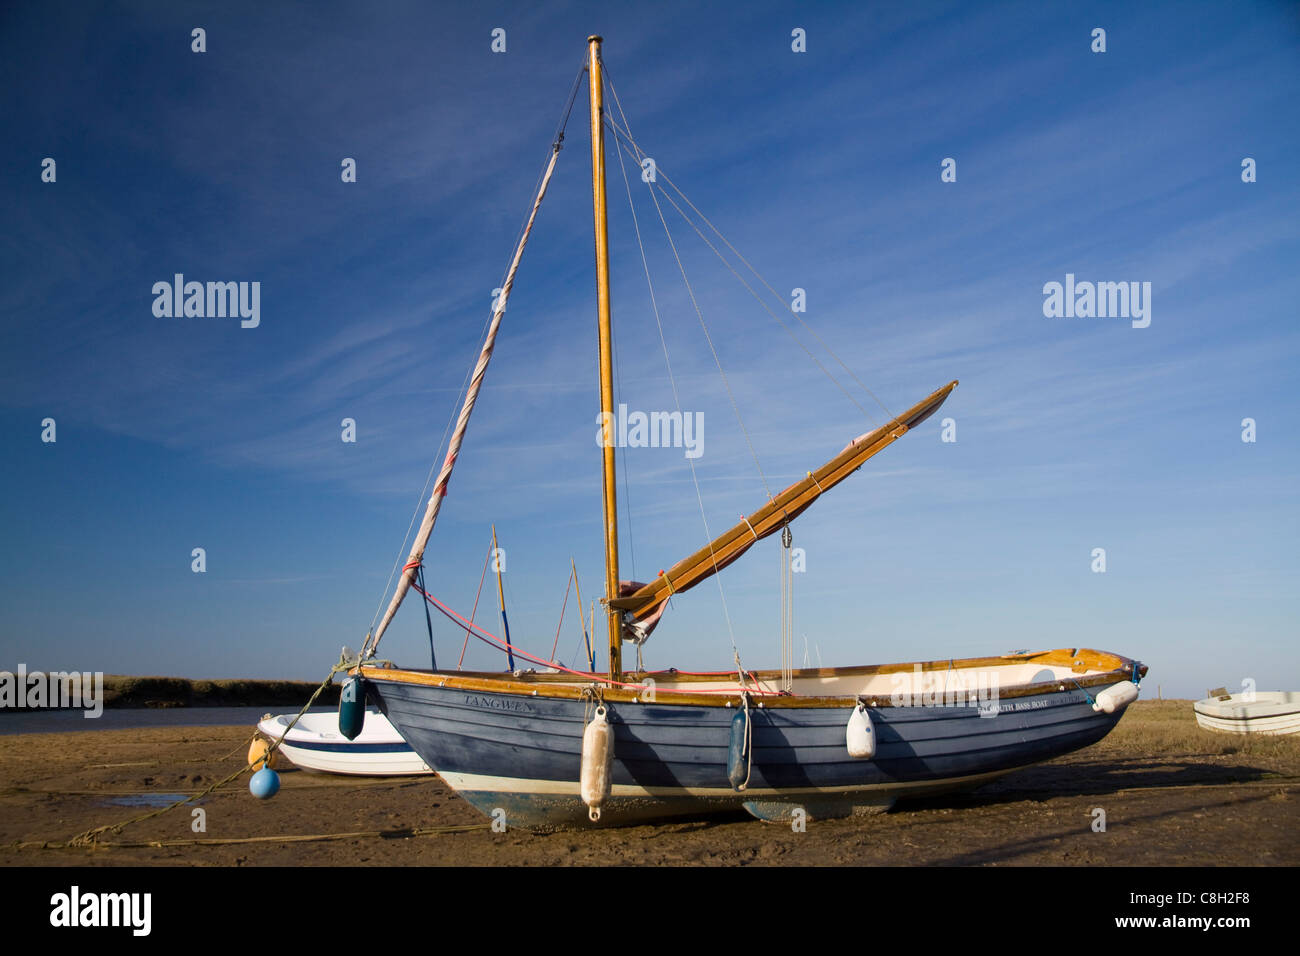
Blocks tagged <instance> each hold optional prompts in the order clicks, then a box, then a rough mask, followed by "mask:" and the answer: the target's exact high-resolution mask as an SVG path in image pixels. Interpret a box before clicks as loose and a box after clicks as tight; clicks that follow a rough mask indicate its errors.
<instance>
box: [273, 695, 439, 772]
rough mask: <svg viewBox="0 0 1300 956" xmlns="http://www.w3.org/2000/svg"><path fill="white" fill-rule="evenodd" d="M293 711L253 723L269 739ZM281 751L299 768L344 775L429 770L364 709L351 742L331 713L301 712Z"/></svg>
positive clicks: (379, 716) (375, 714) (372, 712)
mask: <svg viewBox="0 0 1300 956" xmlns="http://www.w3.org/2000/svg"><path fill="white" fill-rule="evenodd" d="M293 718H294V715H293V714H281V715H280V716H278V717H273V716H271V715H270V714H267V715H266V716H265V717H263V718H262V719H261V721H260V722H259V723H258V725H257V729H258V731H260V732H261V734H262V735H263V736H264V737H266V738H267V739H268V740H269V741H275V740H278V739H279V738H280V735H281V734H284V731H285V728H286V727H288V726H289V724H290V723H292V722H293ZM280 752H281V753H283V754H284V755H285V756H286V757H288V758H289V759H290V760H291V761H293V763H294V765H295V766H297V767H300V768H301V769H303V770H316V771H320V772H322V773H346V774H352V775H355V776H363V777H403V776H412V775H415V774H428V773H433V771H432V770H431V769H429V765H428V764H427V763H425V762H424V760H422V759H421V758H420V755H419V754H417V753H416V752H415V751H414V750H412V749H411V745H410V744H408V743H407V742H406V741H405V740H403V739H402V735H401V734H399V733H398V732H397V729H396V728H395V727H394V726H393V725H392V724H390V723H389V722H388V718H387V717H385V716H384V715H383V714H381V713H380V712H379V711H378V710H367V711H366V723H365V727H364V728H363V729H362V731H361V733H360V734H359V735H358V736H357V739H356V740H348V739H347V738H346V737H344V736H343V735H342V734H341V733H339V715H338V713H337V712H336V711H331V712H329V713H322V714H303V716H302V719H300V720H299V721H298V723H297V724H296V725H295V726H294V728H293V729H292V730H290V731H289V733H288V734H287V735H286V736H285V738H284V743H282V744H281V745H280Z"/></svg>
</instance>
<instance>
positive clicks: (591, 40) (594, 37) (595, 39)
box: [587, 33, 605, 43]
mask: <svg viewBox="0 0 1300 956" xmlns="http://www.w3.org/2000/svg"><path fill="white" fill-rule="evenodd" d="M587 42H588V43H604V42H605V38H604V37H603V36H601V35H600V34H599V33H593V34H592V35H591V36H589V37H587Z"/></svg>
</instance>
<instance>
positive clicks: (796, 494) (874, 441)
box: [609, 381, 957, 621]
mask: <svg viewBox="0 0 1300 956" xmlns="http://www.w3.org/2000/svg"><path fill="white" fill-rule="evenodd" d="M956 387H957V383H956V382H955V381H954V382H950V383H949V384H947V385H945V386H944V387H943V388H941V389H939V390H938V391H937V392H934V393H933V394H932V395H930V396H929V397H928V398H926V399H923V400H922V401H920V402H918V403H917V404H915V405H913V406H912V407H911V408H909V409H908V410H907V411H905V412H904V413H903V414H901V415H899V416H898V417H897V418H895V419H894V420H893V421H891V422H889V423H888V424H885V425H881V426H880V427H879V428H877V429H876V430H875V431H872V432H869V433H867V434H865V435H862V436H861V437H859V438H856V439H854V441H853V442H852V443H850V445H849V446H848V447H847V448H845V449H844V450H843V451H842V452H840V453H839V454H838V455H836V456H835V457H834V458H832V459H831V460H830V461H828V462H827V463H826V464H824V465H822V466H821V467H820V468H818V469H817V470H816V471H814V472H810V473H809V475H808V477H806V478H804V479H803V480H802V481H797V482H795V483H794V484H793V485H791V486H790V487H789V488H786V489H785V490H784V491H782V492H781V493H780V494H779V495H777V496H776V497H775V498H773V499H772V500H771V501H769V502H768V503H767V504H765V505H764V506H763V507H761V508H759V509H758V510H757V511H755V512H754V513H753V514H752V515H750V516H749V517H748V518H743V519H742V520H741V521H740V523H739V524H736V525H734V526H733V527H731V528H730V529H729V530H727V531H725V532H723V533H722V534H720V535H719V536H718V537H716V538H714V539H713V540H712V541H710V542H709V543H708V544H707V545H705V546H704V547H703V548H701V549H700V550H698V551H696V552H695V553H694V554H692V555H691V556H690V557H688V558H685V559H683V560H681V561H678V562H677V563H676V564H674V565H673V566H672V567H671V568H669V569H668V570H667V571H661V572H659V576H658V577H657V578H655V579H654V580H653V581H651V582H650V583H649V584H645V585H642V586H641V587H640V588H638V589H637V590H636V591H633V592H632V593H631V594H629V595H626V596H624V597H619V598H617V599H615V600H612V601H610V602H609V606H610V607H611V608H613V609H616V610H618V611H621V612H624V613H626V614H629V615H631V617H632V618H633V620H637V621H640V620H643V619H644V618H647V617H650V616H651V615H653V614H655V613H656V612H657V611H659V610H660V608H661V607H662V606H663V604H664V602H665V601H667V600H668V599H669V598H670V597H672V596H673V595H674V594H676V593H678V592H679V591H685V590H688V589H689V588H693V587H694V586H695V585H697V584H699V583H700V582H701V581H703V580H705V579H707V578H709V577H712V576H713V575H714V574H717V573H718V572H719V571H721V570H722V569H723V568H725V567H726V566H727V565H729V564H731V562H733V561H735V560H736V559H737V558H739V557H740V556H741V555H742V554H744V553H745V552H746V551H747V550H749V548H750V546H751V545H753V543H754V542H755V541H758V540H760V539H761V538H766V537H767V536H768V535H770V534H772V533H773V532H775V531H778V530H779V529H781V528H783V527H784V526H785V525H787V524H789V523H790V522H791V521H793V520H794V519H795V518H796V517H798V516H799V515H800V514H802V513H803V512H804V510H805V509H807V508H808V506H809V505H811V504H812V503H813V502H814V501H816V500H817V499H818V498H819V497H821V496H822V495H823V494H825V493H826V492H827V491H829V490H830V489H832V488H834V487H835V486H836V485H838V484H839V483H840V482H841V481H843V480H844V479H845V478H847V477H848V476H849V475H851V474H853V472H855V471H857V470H858V468H860V467H861V466H862V463H863V462H865V461H866V460H867V459H868V458H870V457H872V456H873V455H875V454H876V453H877V452H879V451H881V450H883V449H885V448H887V447H888V446H889V445H892V444H893V443H894V442H895V441H896V440H897V439H899V438H900V437H902V436H903V434H905V433H906V432H907V431H909V430H910V429H912V428H915V427H916V426H917V425H919V424H920V423H921V422H923V421H925V420H926V419H927V418H929V417H930V416H931V415H933V414H934V412H935V411H936V410H937V409H938V408H939V406H940V405H942V404H943V402H944V399H946V398H947V397H948V394H949V393H950V392H951V391H952V390H953V389H954V388H956Z"/></svg>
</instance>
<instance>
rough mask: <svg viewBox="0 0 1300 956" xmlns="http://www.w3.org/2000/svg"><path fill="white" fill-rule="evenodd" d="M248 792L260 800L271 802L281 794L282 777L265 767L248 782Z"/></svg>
mask: <svg viewBox="0 0 1300 956" xmlns="http://www.w3.org/2000/svg"><path fill="white" fill-rule="evenodd" d="M248 792H249V793H251V794H252V795H253V796H255V797H257V799H259V800H270V799H271V798H272V797H274V796H275V795H276V794H277V793H279V792H280V775H279V774H278V773H276V772H275V771H274V770H272V769H271V768H270V767H263V768H262V769H261V770H259V771H257V773H255V774H253V779H251V780H249V781H248Z"/></svg>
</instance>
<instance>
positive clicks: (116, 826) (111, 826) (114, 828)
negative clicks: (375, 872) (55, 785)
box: [45, 654, 356, 847]
mask: <svg viewBox="0 0 1300 956" xmlns="http://www.w3.org/2000/svg"><path fill="white" fill-rule="evenodd" d="M355 666H356V661H355V660H351V661H350V660H347V659H345V658H344V656H343V655H341V654H340V655H339V662H338V663H337V664H335V665H334V666H333V667H331V668H330V672H329V674H327V675H326V677H325V679H324V680H323V681H321V683H320V686H319V687H317V688H316V691H315V693H313V694H312V695H311V697H310V699H308V701H307V703H305V704H303V707H302V710H300V711H298V716H297V717H295V718H294V719H293V720H292V722H290V724H289V726H288V727H286V728H285V729H284V734H281V735H280V736H279V738H278V739H276V740H273V741H272V742H271V746H270V747H268V748H267V750H266V753H265V754H263V755H262V756H260V757H258V758H257V762H258V763H260V764H263V765H264V766H269V765H270V762H271V757H272V756H273V755H274V754H275V752H276V750H278V749H279V747H280V744H281V742H282V741H283V740H284V735H285V734H287V733H288V732H289V731H291V730H293V728H294V726H295V725H296V724H297V723H298V721H299V720H301V719H302V715H303V714H305V713H307V711H308V710H309V709H310V708H311V705H312V704H314V703H316V698H317V697H319V696H320V695H321V693H322V692H323V691H324V690H325V688H326V687H328V686H329V685H330V684H332V683H333V682H334V675H335V674H338V673H340V672H346V671H349V670H351V669H352V668H353V667H355ZM253 766H254V765H253V764H252V763H248V764H245V765H244V766H242V767H240V768H239V769H238V770H236V771H235V772H234V773H232V774H229V775H228V776H225V777H222V778H221V779H220V780H218V781H217V782H216V783H213V784H211V785H209V786H207V787H204V788H203V789H202V790H200V791H199V792H198V793H195V794H191V795H190V796H188V797H185V798H184V799H182V800H177V801H176V802H175V803H169V804H168V805H167V806H165V807H161V808H160V809H157V810H150V811H149V812H148V813H142V814H140V816H138V817H131V818H130V819H129V820H123V821H121V822H120V823H108V824H105V825H104V826H99V827H92V828H91V829H89V830H86V831H85V832H83V833H78V834H77V835H76V836H74V837H73V838H72V839H71V840H69V841H68V842H67V843H66V844H45V846H54V847H57V846H61V845H63V846H69V847H76V846H93V845H94V844H95V843H96V842H97V841H98V840H99V837H100V836H101V835H102V834H104V833H117V832H119V831H120V830H122V829H123V828H124V827H128V826H130V825H131V824H133V823H141V822H143V821H145V820H150V819H152V818H153V817H157V816H161V815H162V814H164V813H167V812H168V811H169V810H175V809H176V808H177V807H183V806H185V804H187V803H193V802H194V801H195V800H199V799H201V798H203V797H206V796H207V795H208V794H210V793H212V792H213V791H214V790H217V789H219V788H221V787H224V786H225V785H226V784H228V783H230V782H232V781H234V780H237V779H238V778H239V777H241V776H243V775H244V774H245V773H247V772H248V771H250V770H252V769H253ZM191 842H202V841H191ZM119 845H121V846H125V845H126V844H119ZM141 845H142V846H151V845H153V844H147V843H146V844H141Z"/></svg>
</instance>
